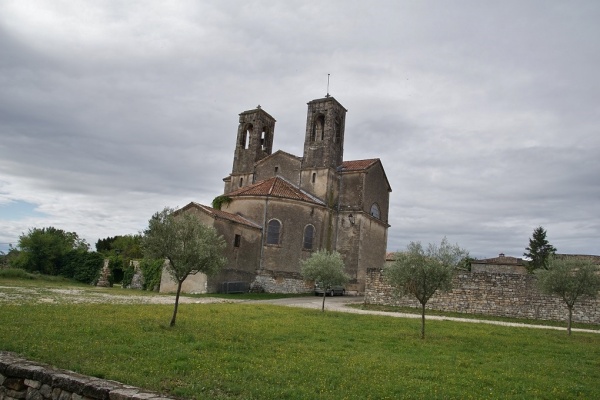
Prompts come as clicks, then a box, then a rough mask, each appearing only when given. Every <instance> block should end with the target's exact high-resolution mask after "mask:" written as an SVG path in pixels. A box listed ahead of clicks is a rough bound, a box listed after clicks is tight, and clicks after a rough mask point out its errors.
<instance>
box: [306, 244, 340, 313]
mask: <svg viewBox="0 0 600 400" xmlns="http://www.w3.org/2000/svg"><path fill="white" fill-rule="evenodd" d="M300 271H301V274H302V276H303V278H304V279H305V280H307V281H315V282H319V284H320V285H321V286H322V287H323V289H326V288H328V287H333V286H340V285H343V284H345V283H346V282H348V275H346V273H345V272H344V260H342V256H341V254H340V253H338V252H337V251H334V252H328V251H326V250H319V251H316V252H314V253H312V254H311V256H310V257H309V258H307V259H306V260H303V261H302V262H301V270H300ZM326 292H327V291H326V290H323V304H322V306H321V311H325V296H326Z"/></svg>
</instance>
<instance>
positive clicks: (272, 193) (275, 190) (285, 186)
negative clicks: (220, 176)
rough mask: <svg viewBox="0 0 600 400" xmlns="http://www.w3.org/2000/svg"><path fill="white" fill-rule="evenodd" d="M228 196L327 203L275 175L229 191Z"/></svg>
mask: <svg viewBox="0 0 600 400" xmlns="http://www.w3.org/2000/svg"><path fill="white" fill-rule="evenodd" d="M227 196H229V197H235V196H269V197H279V198H283V199H292V200H300V201H306V202H309V203H315V204H318V205H325V203H323V202H322V201H321V200H319V199H318V198H316V197H315V196H313V195H311V194H310V193H307V192H305V191H304V190H302V189H300V188H298V187H296V186H294V185H293V184H292V183H290V182H288V181H287V180H285V179H283V178H282V177H280V176H275V177H273V178H269V179H266V180H264V181H260V182H257V183H254V184H252V185H250V186H245V187H243V188H240V189H238V190H234V191H233V192H231V193H227Z"/></svg>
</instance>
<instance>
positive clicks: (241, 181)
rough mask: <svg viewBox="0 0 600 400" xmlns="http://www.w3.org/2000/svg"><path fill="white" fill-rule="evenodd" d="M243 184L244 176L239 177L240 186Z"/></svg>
mask: <svg viewBox="0 0 600 400" xmlns="http://www.w3.org/2000/svg"><path fill="white" fill-rule="evenodd" d="M242 186H244V178H240V187H242Z"/></svg>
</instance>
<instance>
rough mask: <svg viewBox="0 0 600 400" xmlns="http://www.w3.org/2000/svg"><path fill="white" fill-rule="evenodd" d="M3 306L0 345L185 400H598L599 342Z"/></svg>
mask: <svg viewBox="0 0 600 400" xmlns="http://www.w3.org/2000/svg"><path fill="white" fill-rule="evenodd" d="M171 312H172V306H171V305H164V306H162V305H110V304H103V305H32V304H24V305H2V306H1V307H0V349H2V350H9V351H14V352H17V353H20V354H22V355H24V356H26V357H28V358H31V359H34V360H38V361H43V362H47V363H50V364H53V365H55V366H57V367H60V368H66V369H71V370H75V371H78V372H81V373H84V374H88V375H92V376H97V377H101V378H106V379H114V380H117V381H121V382H124V383H128V384H132V385H136V386H141V387H144V388H148V389H152V390H158V391H161V392H164V393H166V394H169V395H172V396H180V397H185V398H193V399H318V398H342V399H368V398H373V399H384V398H423V399H425V398H426V399H468V398H473V399H481V398H509V399H511V398H512V399H524V398H535V399H544V398H548V399H550V398H586V399H589V398H600V386H599V385H598V382H599V381H600V335H598V334H591V333H576V334H574V335H573V336H572V337H568V336H567V335H566V332H563V331H546V330H535V329H526V328H511V327H502V326H491V325H483V324H464V323H456V322H451V321H427V328H426V329H427V333H426V334H427V337H426V339H425V340H420V339H419V323H420V322H419V321H418V320H412V319H398V318H388V317H383V316H364V315H353V314H344V313H335V312H325V313H321V312H320V311H316V310H306V309H295V308H288V307H278V306H271V305H262V304H261V305H248V304H205V305H202V304H185V305H181V306H180V312H179V315H178V322H177V325H176V326H175V327H174V328H169V327H168V321H169V319H170V316H171Z"/></svg>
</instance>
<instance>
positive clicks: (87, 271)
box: [60, 250, 104, 284]
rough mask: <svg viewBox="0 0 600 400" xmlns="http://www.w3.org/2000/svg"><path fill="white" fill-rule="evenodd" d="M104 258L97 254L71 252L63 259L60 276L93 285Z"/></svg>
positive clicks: (79, 251) (81, 251)
mask: <svg viewBox="0 0 600 400" xmlns="http://www.w3.org/2000/svg"><path fill="white" fill-rule="evenodd" d="M103 261H104V257H103V256H102V254H100V253H97V252H87V251H84V250H71V251H69V252H68V253H67V254H66V255H65V256H64V257H63V263H62V268H61V271H60V275H62V276H64V277H66V278H73V279H75V280H76V281H79V282H83V283H88V284H93V283H95V282H97V281H98V278H99V277H100V270H101V269H102V263H103Z"/></svg>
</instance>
